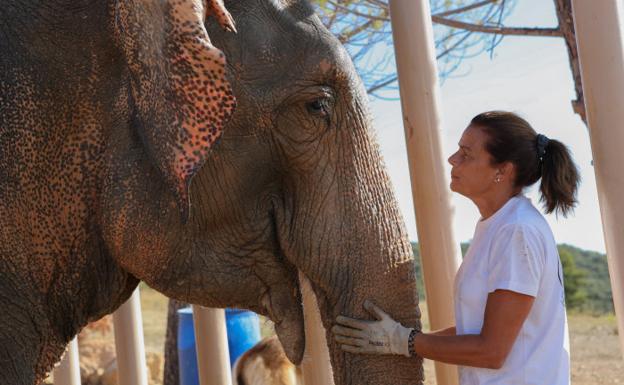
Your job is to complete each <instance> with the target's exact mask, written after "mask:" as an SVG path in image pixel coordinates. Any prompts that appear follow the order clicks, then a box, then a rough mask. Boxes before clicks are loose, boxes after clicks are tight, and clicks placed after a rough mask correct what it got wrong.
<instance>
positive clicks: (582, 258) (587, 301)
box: [412, 242, 614, 314]
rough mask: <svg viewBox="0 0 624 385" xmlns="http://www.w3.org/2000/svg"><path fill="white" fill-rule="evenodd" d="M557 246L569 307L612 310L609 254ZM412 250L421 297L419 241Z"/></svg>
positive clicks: (581, 309)
mask: <svg viewBox="0 0 624 385" xmlns="http://www.w3.org/2000/svg"><path fill="white" fill-rule="evenodd" d="M468 245H469V244H468V243H462V244H461V249H462V255H463V254H465V253H466V250H467V249H468ZM557 247H558V249H559V256H560V257H561V262H562V265H563V271H564V283H565V286H566V306H567V308H568V309H574V310H577V311H581V312H585V313H595V314H603V313H613V311H614V310H613V298H612V294H611V283H610V281H609V269H608V267H607V256H606V255H605V254H601V253H598V252H595V251H588V250H583V249H579V248H578V247H575V246H571V245H567V244H561V245H558V246H557ZM412 250H413V251H414V256H415V257H416V258H415V265H416V276H417V278H418V282H417V285H418V294H419V296H420V298H421V299H425V289H424V282H423V278H422V267H421V264H420V250H419V248H418V243H417V242H412Z"/></svg>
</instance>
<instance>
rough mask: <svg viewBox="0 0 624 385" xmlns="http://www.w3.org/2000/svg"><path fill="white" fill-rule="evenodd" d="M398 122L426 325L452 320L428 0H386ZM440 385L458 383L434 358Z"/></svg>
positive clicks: (448, 215) (446, 197)
mask: <svg viewBox="0 0 624 385" xmlns="http://www.w3.org/2000/svg"><path fill="white" fill-rule="evenodd" d="M390 17H391V21H392V36H393V40H394V49H395V55H396V63H397V72H398V78H399V90H400V95H401V107H402V111H403V126H404V129H405V141H406V144H407V154H408V158H409V169H410V177H411V182H412V195H413V198H414V210H415V213H416V225H417V230H418V242H419V245H420V254H421V258H422V267H423V274H424V278H425V292H426V294H427V308H428V310H429V321H430V324H431V329H432V330H435V329H441V328H446V327H449V326H452V325H454V324H455V319H454V313H453V280H454V277H455V273H456V272H457V269H458V267H459V264H460V252H459V248H458V243H457V242H456V241H455V237H454V235H453V231H452V228H453V226H452V220H451V219H452V214H453V210H452V209H451V203H450V191H449V184H448V177H447V175H446V171H445V169H444V162H445V157H444V156H443V155H442V146H441V141H440V129H441V122H440V112H439V107H438V92H439V89H438V75H437V67H436V55H435V48H434V46H433V26H432V25H431V10H430V8H429V1H428V0H390ZM435 369H436V378H437V383H438V384H439V385H455V384H457V383H458V376H457V369H456V367H455V366H452V365H446V364H442V363H436V364H435Z"/></svg>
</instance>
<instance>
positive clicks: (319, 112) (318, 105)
mask: <svg viewBox="0 0 624 385" xmlns="http://www.w3.org/2000/svg"><path fill="white" fill-rule="evenodd" d="M330 105H331V101H330V100H329V98H319V99H315V100H313V101H311V102H308V103H306V109H307V110H308V112H309V113H310V114H312V115H316V116H319V117H322V118H328V117H329V112H330Z"/></svg>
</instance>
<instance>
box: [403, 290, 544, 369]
mask: <svg viewBox="0 0 624 385" xmlns="http://www.w3.org/2000/svg"><path fill="white" fill-rule="evenodd" d="M533 301H534V298H533V297H531V296H528V295H524V294H519V293H516V292H513V291H509V290H496V291H494V292H493V293H490V294H489V295H488V299H487V303H486V306H485V315H484V320H483V327H482V328H481V333H480V334H474V335H456V336H452V335H451V336H448V335H447V336H441V335H436V334H433V333H432V334H418V335H416V337H415V338H414V350H415V351H416V354H418V355H419V356H421V357H424V358H429V359H432V360H436V361H441V362H446V363H449V364H456V365H464V366H475V367H482V368H490V369H498V368H500V367H501V366H503V364H504V363H505V359H506V358H507V355H508V354H509V352H510V351H511V348H512V346H513V344H514V342H515V341H516V337H517V336H518V333H519V332H520V329H521V328H522V324H523V323H524V320H525V319H526V317H527V316H528V315H529V311H530V310H531V306H532V305H533Z"/></svg>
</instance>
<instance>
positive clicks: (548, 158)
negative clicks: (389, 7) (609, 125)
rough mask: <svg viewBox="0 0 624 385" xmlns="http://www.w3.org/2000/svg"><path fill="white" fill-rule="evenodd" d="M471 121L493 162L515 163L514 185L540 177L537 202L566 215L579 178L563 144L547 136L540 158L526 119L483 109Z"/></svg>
mask: <svg viewBox="0 0 624 385" xmlns="http://www.w3.org/2000/svg"><path fill="white" fill-rule="evenodd" d="M470 124H471V125H474V126H476V127H478V128H480V129H482V130H483V131H484V132H485V133H486V135H487V136H488V139H487V143H486V145H485V149H486V151H487V152H488V153H489V154H490V155H491V156H492V163H493V164H495V165H497V164H501V163H505V162H511V163H512V164H513V165H514V166H515V168H516V180H515V181H514V185H515V187H520V188H524V187H528V186H531V185H532V184H534V183H535V182H537V181H538V180H539V179H540V178H541V179H542V182H541V184H540V192H541V197H540V202H542V203H543V205H544V210H546V213H551V212H553V211H555V213H557V214H559V213H561V214H563V216H564V217H565V216H567V214H568V213H570V212H571V211H572V210H573V208H574V206H575V205H576V203H577V201H576V192H577V190H578V185H579V181H580V178H579V173H578V169H577V168H576V165H575V164H574V161H573V160H572V156H571V155H570V151H569V150H568V148H567V147H566V145H564V144H563V143H561V142H560V141H558V140H554V139H550V140H548V141H547V143H546V145H545V147H544V150H545V152H543V153H542V156H541V157H540V154H539V153H538V134H537V133H536V132H535V130H534V129H533V128H532V127H531V125H530V124H529V123H528V122H527V121H526V120H524V119H522V118H521V117H519V116H518V115H516V114H514V113H512V112H506V111H488V112H484V113H481V114H479V115H477V116H475V117H474V118H473V119H472V121H471V122H470ZM542 140H544V141H545V138H542Z"/></svg>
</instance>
